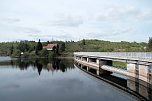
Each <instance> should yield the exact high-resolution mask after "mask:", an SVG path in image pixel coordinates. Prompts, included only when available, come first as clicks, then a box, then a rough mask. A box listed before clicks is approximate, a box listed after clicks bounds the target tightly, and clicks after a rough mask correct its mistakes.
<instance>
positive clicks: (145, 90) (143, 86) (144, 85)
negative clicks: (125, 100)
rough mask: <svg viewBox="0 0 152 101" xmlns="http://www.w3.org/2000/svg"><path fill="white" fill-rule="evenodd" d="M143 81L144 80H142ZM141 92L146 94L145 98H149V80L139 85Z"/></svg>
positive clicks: (143, 94)
mask: <svg viewBox="0 0 152 101" xmlns="http://www.w3.org/2000/svg"><path fill="white" fill-rule="evenodd" d="M141 82H143V81H141ZM139 94H141V95H142V96H144V97H145V98H148V84H147V82H143V83H142V84H141V83H140V85H139Z"/></svg>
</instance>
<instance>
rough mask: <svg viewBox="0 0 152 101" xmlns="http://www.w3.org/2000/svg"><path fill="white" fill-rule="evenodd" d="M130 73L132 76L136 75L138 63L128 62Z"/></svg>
mask: <svg viewBox="0 0 152 101" xmlns="http://www.w3.org/2000/svg"><path fill="white" fill-rule="evenodd" d="M127 71H128V75H129V76H132V77H136V76H137V75H138V74H137V73H136V72H137V71H136V64H132V63H128V64H127Z"/></svg>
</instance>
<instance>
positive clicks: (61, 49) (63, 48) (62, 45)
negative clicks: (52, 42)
mask: <svg viewBox="0 0 152 101" xmlns="http://www.w3.org/2000/svg"><path fill="white" fill-rule="evenodd" d="M60 51H61V52H63V51H65V43H62V44H61V48H60Z"/></svg>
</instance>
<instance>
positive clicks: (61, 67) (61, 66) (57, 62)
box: [0, 59, 74, 75]
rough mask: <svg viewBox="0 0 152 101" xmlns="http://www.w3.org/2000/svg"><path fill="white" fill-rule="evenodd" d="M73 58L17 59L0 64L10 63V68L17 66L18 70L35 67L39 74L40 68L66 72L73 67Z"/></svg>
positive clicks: (0, 63)
mask: <svg viewBox="0 0 152 101" xmlns="http://www.w3.org/2000/svg"><path fill="white" fill-rule="evenodd" d="M71 62H73V60H70V61H69V60H68V61H66V60H63V59H52V60H49V59H35V60H29V59H17V60H10V61H5V62H0V66H1V65H11V66H12V68H19V69H20V70H27V69H28V68H29V67H32V68H34V69H37V71H38V74H39V75H41V71H42V70H47V71H48V72H54V71H62V72H66V71H67V70H68V69H73V68H74V66H73V65H71Z"/></svg>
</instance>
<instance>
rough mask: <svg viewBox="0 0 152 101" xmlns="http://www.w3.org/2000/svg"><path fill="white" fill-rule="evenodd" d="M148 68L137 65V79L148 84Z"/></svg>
mask: <svg viewBox="0 0 152 101" xmlns="http://www.w3.org/2000/svg"><path fill="white" fill-rule="evenodd" d="M148 69H149V66H145V65H139V79H141V80H143V81H146V82H148V74H149V73H148Z"/></svg>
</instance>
